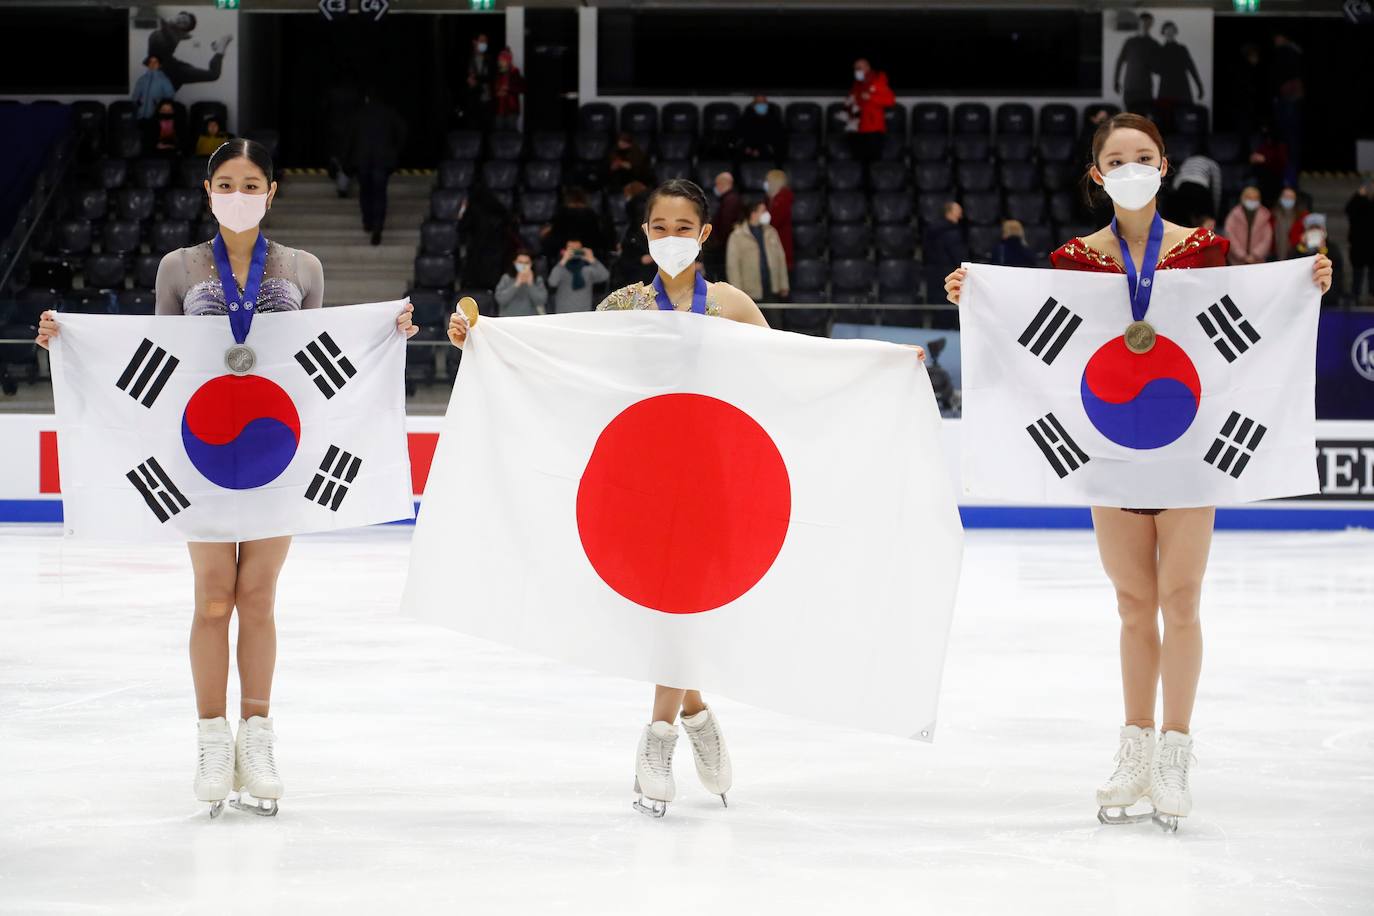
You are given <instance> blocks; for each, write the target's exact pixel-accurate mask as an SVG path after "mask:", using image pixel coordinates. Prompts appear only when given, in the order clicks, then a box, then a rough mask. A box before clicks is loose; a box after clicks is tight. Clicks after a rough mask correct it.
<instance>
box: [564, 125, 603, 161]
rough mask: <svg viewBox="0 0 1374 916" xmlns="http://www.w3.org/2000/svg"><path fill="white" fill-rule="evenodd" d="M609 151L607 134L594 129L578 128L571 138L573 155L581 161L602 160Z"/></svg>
mask: <svg viewBox="0 0 1374 916" xmlns="http://www.w3.org/2000/svg"><path fill="white" fill-rule="evenodd" d="M610 151H611V138H610V136H609V135H608V134H604V133H601V132H600V131H594V130H580V131H578V132H577V135H576V136H575V137H574V138H573V155H574V156H575V157H576V158H577V159H579V160H580V161H582V162H593V161H603V160H605V159H606V157H607V154H609V153H610Z"/></svg>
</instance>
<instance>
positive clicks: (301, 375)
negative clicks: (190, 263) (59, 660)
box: [52, 302, 413, 543]
mask: <svg viewBox="0 0 1374 916" xmlns="http://www.w3.org/2000/svg"><path fill="white" fill-rule="evenodd" d="M403 306H404V302H382V303H374V304H369V305H355V306H347V307H344V308H329V309H319V310H313V309H312V310H310V311H302V312H279V313H267V314H261V315H258V316H257V317H256V318H255V319H254V321H253V323H252V328H251V331H250V333H249V336H248V339H247V340H246V341H245V343H246V344H247V345H248V347H249V348H251V351H252V353H251V357H252V359H251V368H248V369H247V371H243V370H244V368H245V365H244V363H243V362H242V357H243V354H241V353H239V354H235V355H234V356H232V357H230V358H229V359H228V362H229V363H232V364H233V369H232V370H231V368H229V366H227V365H226V350H228V349H229V348H230V347H231V346H232V345H233V343H234V339H233V336H232V334H231V333H230V329H229V322H228V319H227V318H223V317H188V316H180V315H178V316H165V315H164V316H131V315H67V314H62V315H59V316H58V323H59V327H60V333H59V334H58V336H57V337H56V338H54V340H53V344H52V367H53V392H54V396H55V400H56V406H57V427H58V451H59V455H60V462H61V475H62V509H63V516H64V522H65V528H66V532H67V534H68V535H71V536H76V537H90V538H112V539H119V540H122V541H125V542H133V543H138V542H141V541H145V540H155V539H180V540H187V541H249V540H256V539H258V538H266V537H276V536H279V535H290V534H302V533H305V532H310V531H328V530H333V529H339V528H351V527H355V526H358V525H369V524H374V523H378V522H390V521H395V520H399V519H409V518H411V517H413V503H412V501H411V500H412V495H411V489H412V485H411V477H410V459H409V455H408V451H407V447H406V434H405V384H404V383H405V380H404V373H405V335H404V334H403V333H402V332H401V331H400V330H398V329H397V327H396V316H397V315H398V314H400V312H401V309H402V308H403ZM235 370H237V371H235Z"/></svg>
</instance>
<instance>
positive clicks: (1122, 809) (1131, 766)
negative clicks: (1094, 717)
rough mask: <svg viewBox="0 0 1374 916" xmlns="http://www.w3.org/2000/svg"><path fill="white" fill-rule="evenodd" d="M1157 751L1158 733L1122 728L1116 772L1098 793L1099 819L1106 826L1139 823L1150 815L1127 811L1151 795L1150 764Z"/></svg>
mask: <svg viewBox="0 0 1374 916" xmlns="http://www.w3.org/2000/svg"><path fill="white" fill-rule="evenodd" d="M1154 751H1155V730H1154V729H1153V728H1141V727H1140V726H1138V725H1126V726H1123V727H1122V729H1121V747H1120V748H1118V749H1117V752H1116V772H1115V773H1113V774H1112V775H1111V778H1110V779H1108V780H1107V783H1106V785H1104V786H1102V788H1100V789H1098V790H1097V819H1098V820H1099V821H1101V822H1102V823H1104V824H1138V823H1140V822H1141V821H1144V820H1148V819H1149V817H1150V814H1149V813H1148V812H1146V813H1145V814H1127V813H1126V809H1127V808H1129V807H1131V806H1132V805H1134V804H1135V803H1136V802H1138V801H1140V800H1141V799H1142V798H1143V797H1145V796H1146V795H1148V794H1149V792H1150V762H1151V760H1152V759H1153V757H1154Z"/></svg>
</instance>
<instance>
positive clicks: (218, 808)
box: [210, 799, 224, 821]
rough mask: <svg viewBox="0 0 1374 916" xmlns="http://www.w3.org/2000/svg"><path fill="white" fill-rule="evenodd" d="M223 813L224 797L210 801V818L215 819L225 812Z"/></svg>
mask: <svg viewBox="0 0 1374 916" xmlns="http://www.w3.org/2000/svg"><path fill="white" fill-rule="evenodd" d="M223 813H224V800H223V799H220V800H219V801H217V802H210V820H212V821H213V820H214V819H215V818H217V817H219V816H220V815H221V814H223Z"/></svg>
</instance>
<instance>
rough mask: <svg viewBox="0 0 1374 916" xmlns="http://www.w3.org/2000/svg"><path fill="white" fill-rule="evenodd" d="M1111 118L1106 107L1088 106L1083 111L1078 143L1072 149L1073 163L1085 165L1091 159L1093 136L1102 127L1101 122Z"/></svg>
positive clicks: (1110, 113) (1110, 111)
mask: <svg viewBox="0 0 1374 916" xmlns="http://www.w3.org/2000/svg"><path fill="white" fill-rule="evenodd" d="M1111 116H1112V110H1111V108H1110V107H1108V106H1107V105H1089V106H1088V107H1087V108H1085V109H1083V129H1082V130H1080V131H1079V132H1078V142H1077V143H1076V144H1075V145H1074V148H1073V161H1074V162H1075V163H1076V164H1077V163H1087V162H1089V161H1090V160H1091V159H1092V157H1093V134H1095V133H1097V129H1098V128H1099V127H1101V126H1102V122H1103V121H1105V120H1107V119H1108V118H1110V117H1111Z"/></svg>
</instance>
